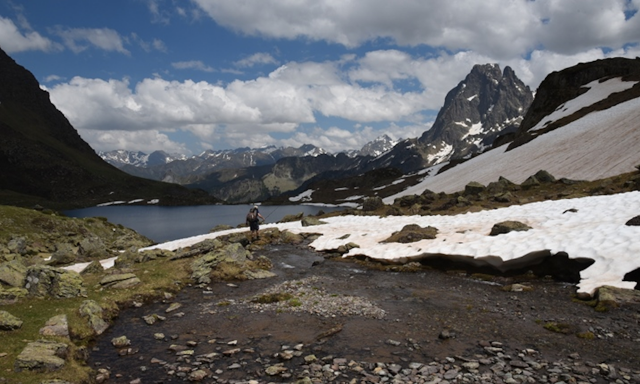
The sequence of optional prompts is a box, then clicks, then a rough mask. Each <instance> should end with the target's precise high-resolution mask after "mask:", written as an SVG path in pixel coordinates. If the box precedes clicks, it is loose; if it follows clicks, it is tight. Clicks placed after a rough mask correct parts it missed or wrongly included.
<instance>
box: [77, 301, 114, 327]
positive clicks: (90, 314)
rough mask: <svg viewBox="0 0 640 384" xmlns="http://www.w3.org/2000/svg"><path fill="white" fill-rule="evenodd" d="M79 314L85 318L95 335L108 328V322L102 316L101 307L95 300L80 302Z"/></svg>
mask: <svg viewBox="0 0 640 384" xmlns="http://www.w3.org/2000/svg"><path fill="white" fill-rule="evenodd" d="M79 311H80V316H82V317H85V318H87V321H88V322H89V326H91V329H93V332H95V334H96V335H101V334H102V333H103V332H104V331H106V330H107V328H109V323H107V322H106V321H104V319H103V318H102V313H103V309H102V307H101V306H100V304H98V303H97V302H96V301H95V300H85V301H83V302H82V304H80V309H79Z"/></svg>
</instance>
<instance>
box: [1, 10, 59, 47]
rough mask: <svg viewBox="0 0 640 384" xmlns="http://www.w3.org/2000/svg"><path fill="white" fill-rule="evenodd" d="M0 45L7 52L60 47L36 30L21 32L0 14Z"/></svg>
mask: <svg viewBox="0 0 640 384" xmlns="http://www.w3.org/2000/svg"><path fill="white" fill-rule="evenodd" d="M0 46H1V47H2V49H3V50H4V51H5V52H7V53H14V52H23V51H53V50H57V49H60V46H59V45H58V44H56V43H55V42H53V41H51V40H49V39H47V38H46V37H43V36H42V35H40V34H39V33H38V32H34V31H26V32H24V33H23V32H21V31H20V30H19V29H18V27H17V26H16V24H15V23H14V22H13V21H12V20H11V19H8V18H4V17H2V16H0Z"/></svg>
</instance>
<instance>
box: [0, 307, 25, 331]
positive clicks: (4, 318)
mask: <svg viewBox="0 0 640 384" xmlns="http://www.w3.org/2000/svg"><path fill="white" fill-rule="evenodd" d="M20 327H22V320H20V319H18V318H17V317H15V316H13V315H12V314H10V313H9V312H7V311H0V330H2V331H13V330H14V329H18V328H20Z"/></svg>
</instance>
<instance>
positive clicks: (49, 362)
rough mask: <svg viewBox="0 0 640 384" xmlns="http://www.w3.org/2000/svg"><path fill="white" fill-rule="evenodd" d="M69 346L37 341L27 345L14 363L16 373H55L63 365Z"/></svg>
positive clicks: (48, 341)
mask: <svg viewBox="0 0 640 384" xmlns="http://www.w3.org/2000/svg"><path fill="white" fill-rule="evenodd" d="M68 353H69V346H68V345H67V344H64V343H58V342H55V341H50V340H38V341H35V342H32V343H29V344H27V346H26V347H25V348H24V349H23V350H22V352H20V354H19V355H18V357H16V361H15V363H14V370H15V371H16V372H22V371H38V372H47V371H56V370H58V369H60V368H62V367H63V366H64V364H65V359H66V358H67V355H68Z"/></svg>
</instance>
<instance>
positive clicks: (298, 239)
mask: <svg viewBox="0 0 640 384" xmlns="http://www.w3.org/2000/svg"><path fill="white" fill-rule="evenodd" d="M280 238H281V239H282V242H283V243H286V244H300V243H302V242H303V241H304V237H303V236H302V235H300V234H298V233H293V232H290V231H282V232H281V234H280Z"/></svg>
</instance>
